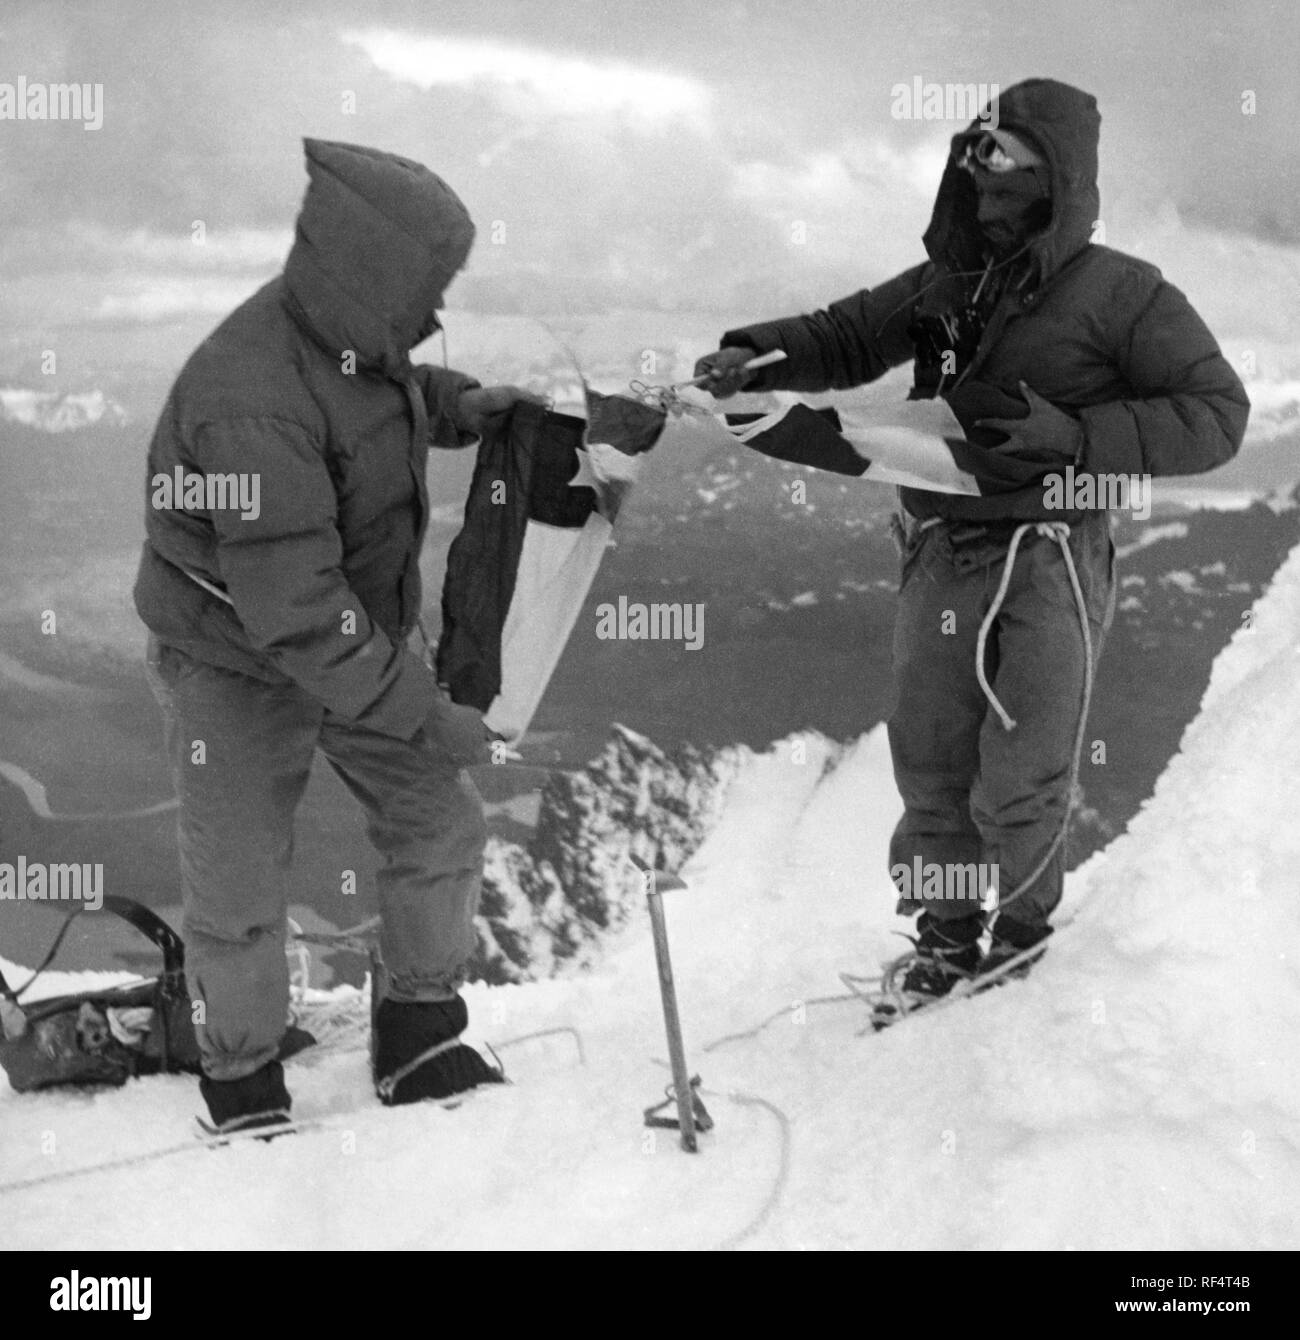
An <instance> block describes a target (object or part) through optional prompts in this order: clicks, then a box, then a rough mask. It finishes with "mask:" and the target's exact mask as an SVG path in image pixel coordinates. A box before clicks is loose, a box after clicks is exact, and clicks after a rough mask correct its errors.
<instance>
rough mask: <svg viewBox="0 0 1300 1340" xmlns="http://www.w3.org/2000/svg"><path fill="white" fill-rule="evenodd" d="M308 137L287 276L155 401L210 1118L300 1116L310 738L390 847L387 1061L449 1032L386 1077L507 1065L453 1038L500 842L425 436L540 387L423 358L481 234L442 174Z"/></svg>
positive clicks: (187, 876) (154, 589) (157, 539)
mask: <svg viewBox="0 0 1300 1340" xmlns="http://www.w3.org/2000/svg"><path fill="white" fill-rule="evenodd" d="M305 147H306V157H307V170H308V174H309V179H310V180H309V186H308V190H307V194H306V198H305V200H304V202H303V206H302V210H301V212H300V214H299V217H298V222H297V229H296V235H295V240H294V243H293V247H292V250H291V251H290V254H289V257H288V261H287V263H286V265H285V268H284V272H283V274H281V275H280V276H279V277H278V278H276V279H274V280H272V281H271V282H270V283H269V284H267V285H266V286H265V287H263V288H262V289H260V290H259V291H258V292H257V293H255V294H254V295H253V296H252V297H251V298H249V299H248V300H247V301H246V302H245V303H244V304H243V305H242V306H240V307H239V308H238V309H236V310H235V311H234V312H233V313H231V315H230V316H229V317H227V318H226V320H225V321H223V322H222V323H221V325H220V326H218V328H217V329H216V330H215V331H214V332H213V333H212V334H211V335H210V336H208V338H207V339H206V340H205V341H204V342H203V344H202V345H200V347H199V348H198V349H197V350H196V351H195V353H194V354H193V355H192V356H191V357H190V359H189V361H188V362H187V363H186V364H185V367H184V368H183V370H182V371H181V373H180V376H179V377H178V378H177V380H176V383H175V385H174V387H173V388H172V391H171V394H170V396H169V397H168V400H167V402H166V405H165V407H164V409H163V412H162V415H161V418H160V420H159V423H158V426H157V429H156V431H155V433H154V437H153V441H152V444H151V446H150V449H149V463H148V486H147V503H146V534H147V537H148V538H147V540H146V543H145V545H144V552H143V555H142V558H141V562H140V569H139V574H138V577H137V580H136V585H135V602H136V608H137V610H138V611H139V613H140V616H141V618H142V619H143V620H144V622H145V623H146V624H147V625H148V627H149V629H150V631H151V634H152V636H151V638H150V649H149V663H150V664H149V668H150V679H151V682H152V683H153V686H154V689H155V692H156V694H157V695H158V697H159V700H160V702H161V703H162V706H163V709H164V716H165V719H166V724H167V739H168V750H169V755H170V762H171V766H172V769H173V773H174V777H175V782H176V787H177V792H178V795H179V796H180V801H181V812H180V823H179V829H180V849H181V869H182V881H183V895H184V902H185V937H184V938H185V941H186V945H187V950H188V955H187V964H188V971H189V978H190V985H191V989H192V991H193V994H194V997H195V999H196V1000H198V1001H201V1002H202V1005H203V1010H202V1017H201V1019H200V1020H199V1027H198V1032H199V1038H200V1043H201V1047H202V1053H203V1064H204V1072H205V1078H204V1080H203V1092H204V1096H205V1098H206V1100H207V1103H208V1106H209V1109H210V1111H211V1113H212V1116H213V1118H214V1120H215V1121H216V1123H217V1124H218V1126H229V1125H232V1124H233V1125H236V1126H246V1125H250V1124H252V1125H261V1124H264V1123H275V1122H279V1121H282V1120H283V1119H284V1115H283V1114H284V1113H285V1112H287V1110H288V1105H289V1098H288V1094H287V1092H286V1091H285V1088H284V1080H283V1072H282V1069H281V1067H280V1064H279V1060H278V1059H277V1058H278V1053H279V1049H280V1046H281V1040H282V1036H283V1034H284V1031H285V1019H286V1013H287V1006H288V977H287V966H286V959H285V952H284V950H285V917H286V876H287V872H288V869H289V865H290V861H291V854H292V848H293V820H294V813H295V810H296V808H297V806H298V803H299V801H300V800H301V798H302V794H303V791H304V789H305V787H306V784H307V778H308V774H309V771H310V767H311V762H312V758H313V756H314V754H315V752H316V750H317V749H319V750H320V751H321V752H322V753H323V754H324V756H325V757H326V758H327V759H328V761H329V762H330V764H331V765H332V766H333V768H334V769H335V771H336V772H337V773H338V775H339V776H340V777H341V778H342V780H343V782H344V784H345V785H346V786H347V787H348V789H349V790H350V791H351V792H352V793H353V795H355V796H356V797H357V799H358V800H359V801H360V803H361V804H362V806H363V807H364V809H365V811H366V814H367V818H368V821H369V824H368V833H369V837H370V840H371V842H372V843H373V844H374V846H375V847H376V848H377V849H378V851H379V852H380V853H381V855H382V857H383V863H382V868H381V870H380V872H379V877H378V894H379V906H380V912H381V914H382V921H383V929H382V938H381V950H382V956H383V961H384V966H385V974H384V975H385V978H386V986H385V988H384V994H385V1000H384V1002H383V1004H382V1005H380V1006H379V1013H378V1017H377V1020H376V1043H377V1052H376V1055H377V1060H376V1074H377V1079H382V1078H384V1076H385V1075H389V1076H391V1074H392V1073H393V1072H394V1071H396V1070H398V1069H399V1068H402V1067H404V1066H407V1065H408V1063H410V1062H412V1061H413V1060H414V1059H415V1058H417V1057H419V1056H420V1055H421V1054H423V1053H425V1052H428V1051H429V1050H431V1049H434V1050H435V1051H436V1055H435V1057H434V1058H433V1059H432V1060H430V1061H429V1062H427V1063H426V1064H424V1065H422V1066H417V1067H416V1068H415V1069H414V1071H413V1072H412V1073H410V1074H407V1075H404V1077H403V1078H402V1080H401V1083H399V1084H396V1085H389V1086H388V1087H387V1089H386V1090H385V1091H384V1094H383V1096H385V1098H386V1100H387V1101H398V1102H400V1101H406V1100H413V1099H415V1098H419V1097H425V1096H431V1095H432V1096H445V1095H446V1094H448V1093H450V1092H454V1091H457V1090H458V1089H462V1088H465V1087H470V1086H471V1085H472V1084H474V1083H479V1082H483V1081H484V1079H485V1078H488V1077H490V1076H491V1075H494V1074H495V1072H489V1071H488V1069H487V1067H486V1066H485V1065H484V1064H483V1063H482V1062H481V1060H480V1059H479V1058H478V1056H477V1054H476V1053H474V1052H472V1051H471V1049H469V1048H468V1047H464V1046H458V1045H456V1044H455V1043H454V1041H453V1040H454V1039H455V1038H456V1037H458V1035H459V1034H460V1032H461V1031H462V1029H463V1028H464V1026H465V1022H466V1019H465V1007H464V1005H463V1003H462V1001H461V1000H460V997H459V994H458V987H459V986H460V984H461V981H462V979H463V976H464V972H465V966H466V962H467V960H468V959H469V957H470V954H471V951H472V949H473V946H474V930H473V916H474V912H475V909H476V906H477V900H478V891H479V880H480V875H481V861H482V850H483V844H484V841H485V828H484V821H483V814H482V806H481V803H480V801H479V798H478V795H477V792H476V791H475V789H474V787H473V784H472V782H471V781H470V780H469V778H468V776H467V775H466V774H465V772H464V771H463V768H464V765H466V764H468V763H472V762H476V761H479V760H480V757H481V755H482V754H483V751H484V747H485V730H484V726H483V722H482V718H481V716H480V714H479V713H477V712H476V711H474V710H473V709H471V708H467V707H461V706H456V705H454V704H452V703H451V702H450V700H449V699H448V698H447V697H446V696H445V695H444V693H443V692H442V691H441V690H440V689H439V686H438V683H437V681H436V678H435V675H434V672H433V671H432V670H431V669H430V667H429V665H428V664H427V659H428V658H427V656H426V655H425V654H424V651H423V649H422V633H421V632H420V624H419V616H420V602H421V589H420V571H419V557H420V547H421V544H422V542H423V539H424V534H425V528H426V524H427V521H428V513H429V500H428V494H427V492H426V485H425V469H426V464H427V458H428V449H429V447H430V446H431V445H432V446H435V447H453V448H454V447H459V446H466V445H470V444H472V443H473V442H474V441H476V440H477V434H478V432H479V430H480V429H482V428H483V427H484V425H485V423H486V422H487V421H488V419H489V416H492V415H495V414H497V413H501V412H504V411H506V410H508V409H509V408H510V406H511V405H513V404H514V403H515V402H516V401H518V400H521V399H534V397H531V396H528V395H527V394H526V393H525V392H522V391H519V390H518V389H517V388H514V387H492V388H483V387H480V386H479V384H478V382H476V381H474V380H473V379H471V378H469V377H466V376H464V375H463V374H461V373H458V372H452V371H448V370H444V369H440V368H434V367H429V366H418V367H417V366H413V365H412V364H411V361H410V358H409V351H410V350H411V349H412V348H413V347H414V346H415V345H416V344H418V343H419V342H420V341H421V340H423V339H425V338H426V337H427V336H429V335H430V334H432V333H433V332H434V331H435V330H436V329H437V328H438V316H437V312H438V309H439V307H440V306H441V305H442V301H443V294H444V291H445V290H446V288H447V286H448V285H449V284H450V283H451V281H452V279H453V278H454V277H455V275H456V273H457V272H458V271H459V270H460V268H461V267H462V266H463V265H464V263H465V260H466V258H467V257H468V255H469V251H470V247H471V245H472V242H473V237H474V227H473V224H472V223H471V221H470V217H469V214H468V212H467V211H466V209H465V207H464V205H463V204H462V203H461V201H460V200H459V199H458V198H457V196H456V195H455V193H454V192H453V191H452V190H451V188H450V187H448V186H447V185H446V183H445V182H443V181H442V180H441V179H440V178H439V177H437V176H435V175H434V174H433V173H432V172H430V171H429V170H428V169H427V168H425V167H423V166H421V165H420V164H418V163H414V162H411V161H410V160H408V159H404V158H399V157H397V156H395V155H393V154H388V153H383V152H380V151H378V150H375V149H367V148H361V147H358V146H354V145H347V144H337V143H330V142H325V141H320V140H307V141H306V144H305ZM485 579H486V578H485ZM376 989H377V990H378V989H379V984H376ZM443 1043H448V1044H449V1045H447V1046H445V1047H444V1046H442V1045H441V1044H443ZM381 1071H382V1072H383V1073H380V1072H381Z"/></svg>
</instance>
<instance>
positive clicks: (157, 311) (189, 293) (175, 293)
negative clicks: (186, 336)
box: [93, 276, 264, 321]
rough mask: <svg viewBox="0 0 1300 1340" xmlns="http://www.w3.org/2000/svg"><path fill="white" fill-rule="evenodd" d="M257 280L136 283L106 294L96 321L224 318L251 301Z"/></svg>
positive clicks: (258, 284) (149, 280)
mask: <svg viewBox="0 0 1300 1340" xmlns="http://www.w3.org/2000/svg"><path fill="white" fill-rule="evenodd" d="M263 282H264V281H262V280H258V279H253V280H249V279H210V278H203V279H192V278H189V277H185V276H169V277H150V278H145V279H137V280H135V281H134V282H132V283H130V284H129V285H128V286H127V289H126V291H125V292H119V293H107V294H105V295H104V296H103V297H102V298H101V299H100V301H99V305H98V307H96V309H95V311H94V313H93V319H95V320H99V321H166V320H171V319H173V318H175V317H181V316H224V315H225V314H226V313H227V312H229V311H232V310H233V309H234V308H236V307H238V306H239V304H240V303H241V302H243V301H244V299H245V298H248V297H251V296H252V294H253V292H254V291H255V290H256V289H258V288H260V287H261V285H262V283H263Z"/></svg>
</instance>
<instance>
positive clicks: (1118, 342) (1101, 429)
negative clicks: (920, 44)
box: [722, 79, 1250, 521]
mask: <svg viewBox="0 0 1300 1340" xmlns="http://www.w3.org/2000/svg"><path fill="white" fill-rule="evenodd" d="M997 124H998V125H999V126H1000V127H1001V128H1002V129H1004V130H1009V131H1012V132H1014V133H1015V134H1017V135H1019V136H1021V137H1023V138H1024V139H1025V140H1027V141H1029V142H1030V143H1031V144H1032V145H1033V146H1034V147H1036V148H1037V149H1038V150H1039V151H1040V153H1041V154H1042V155H1043V157H1044V158H1045V159H1046V160H1047V164H1048V174H1049V181H1050V188H1051V202H1052V208H1051V219H1050V222H1049V223H1048V225H1047V226H1046V227H1045V228H1044V229H1043V230H1042V231H1041V232H1039V233H1037V234H1036V235H1035V236H1034V238H1033V240H1032V242H1031V243H1030V244H1029V246H1028V248H1027V251H1026V254H1025V255H1024V256H1021V257H1020V258H1019V259H1018V262H1017V266H1016V270H1015V277H1014V281H1013V282H1007V283H1005V284H1004V286H1003V291H1002V295H1001V297H1000V298H999V300H998V302H997V304H996V306H995V307H994V308H993V310H992V312H991V313H990V314H989V316H988V319H987V321H986V322H985V324H984V325H983V329H982V332H981V333H980V335H979V338H978V342H977V344H976V346H975V348H974V349H973V351H972V353H971V355H970V357H969V359H968V360H967V363H966V366H965V367H964V368H962V369H961V371H960V373H959V374H958V375H957V376H956V377H955V378H948V379H946V380H945V379H944V378H943V377H942V376H941V374H940V372H939V369H938V367H937V366H936V365H935V364H934V363H933V362H932V361H931V360H929V359H927V358H926V357H925V356H924V353H925V351H923V350H922V348H920V347H919V344H920V341H919V333H920V332H921V331H923V330H924V329H925V328H926V326H927V322H928V323H933V322H935V321H937V320H940V319H944V318H948V319H951V317H952V316H953V314H954V313H956V312H958V311H960V309H961V308H962V306H963V305H964V304H965V303H967V302H968V301H969V298H970V294H971V291H972V289H973V288H974V287H975V286H976V284H977V283H978V280H979V277H980V275H981V273H982V271H983V270H984V267H985V265H986V257H985V244H984V241H983V239H982V237H981V235H980V232H979V228H978V224H977V220H976V211H977V203H978V200H977V195H976V190H975V185H974V182H973V181H972V179H971V177H970V174H968V173H967V172H964V171H963V170H962V169H960V168H959V167H958V166H957V165H956V163H955V162H953V161H952V159H951V158H950V159H949V161H948V164H947V167H946V168H945V170H944V173H943V177H942V179H941V180H940V183H939V190H938V194H937V197H936V199H935V204H934V210H933V214H932V217H931V220H930V225H929V227H928V228H927V230H926V233H925V237H924V243H925V248H926V251H927V253H928V255H929V259H928V260H927V261H925V262H923V263H922V264H920V265H917V266H914V267H913V268H912V269H910V270H907V271H905V272H904V273H903V274H901V275H898V276H897V277H896V278H894V279H891V280H889V281H887V282H886V283H883V284H881V285H880V286H879V287H878V288H875V289H872V290H870V291H868V290H863V291H862V292H860V293H856V294H854V295H852V296H851V297H848V298H845V299H843V300H842V301H840V302H836V303H832V304H831V306H830V307H828V308H826V309H825V310H824V311H819V312H815V313H813V314H812V315H810V316H802V317H794V318H790V319H787V320H782V321H773V322H768V323H765V324H760V325H754V326H749V327H746V328H744V329H739V330H732V331H728V332H727V333H726V334H725V335H724V336H723V337H722V344H723V345H739V346H743V347H749V348H753V349H755V350H757V351H758V352H760V353H766V352H768V351H769V350H772V349H782V350H784V351H785V353H786V354H787V360H786V361H785V362H782V363H778V364H775V365H774V366H772V367H770V368H766V369H764V370H763V371H761V372H760V373H757V374H755V377H754V378H753V379H752V380H751V381H750V382H749V383H747V389H756V390H768V389H783V390H792V391H808V392H815V391H826V390H832V389H837V390H843V389H847V388H848V387H851V386H857V385H860V384H862V383H864V382H869V381H872V380H874V379H875V378H877V377H880V376H882V375H883V374H884V373H885V372H886V371H887V370H888V369H889V368H891V367H894V366H897V365H898V364H901V363H906V362H913V364H914V386H913V390H912V397H913V398H929V397H932V396H934V395H936V394H938V395H942V396H943V398H944V399H945V400H946V401H947V402H948V403H949V405H950V406H951V407H952V410H953V412H954V414H955V415H956V417H957V418H958V420H960V422H961V423H962V426H963V428H965V430H966V432H967V435H968V437H971V439H972V440H973V441H975V442H977V443H979V445H982V446H983V445H992V443H988V442H983V441H981V438H980V434H981V433H983V432H985V431H987V430H977V429H975V422H976V421H977V420H978V419H980V418H992V417H1017V416H1022V415H1023V414H1024V413H1025V412H1026V409H1025V405H1024V402H1023V400H1022V399H1021V396H1020V390H1019V384H1020V382H1022V381H1023V382H1025V383H1026V384H1027V385H1029V386H1030V387H1031V388H1032V389H1033V390H1035V391H1037V392H1038V393H1039V395H1041V396H1043V397H1045V398H1046V399H1047V400H1049V401H1051V402H1052V404H1054V405H1055V406H1056V407H1057V408H1058V409H1061V410H1063V411H1065V412H1066V413H1068V414H1070V415H1072V416H1074V417H1075V418H1076V419H1077V420H1078V421H1079V422H1080V424H1081V425H1082V427H1083V430H1084V444H1083V448H1082V452H1081V454H1080V456H1079V458H1078V460H1077V462H1075V464H1076V465H1077V467H1078V469H1079V470H1081V471H1086V472H1091V473H1097V474H1101V473H1108V474H1115V475H1147V474H1149V475H1190V474H1199V473H1201V472H1202V471H1205V470H1211V469H1213V468H1214V467H1215V466H1218V465H1222V464H1223V463H1224V462H1225V461H1227V460H1229V459H1230V458H1231V457H1232V456H1233V455H1234V454H1235V452H1236V451H1237V448H1238V447H1239V446H1240V445H1241V440H1242V437H1243V436H1244V434H1245V429H1246V420H1247V417H1248V415H1249V411H1250V402H1249V401H1248V400H1247V398H1246V393H1245V391H1244V389H1243V388H1242V385H1241V382H1240V380H1239V379H1238V377H1237V375H1236V373H1234V372H1233V370H1232V368H1231V367H1230V366H1229V364H1228V363H1227V361H1226V360H1225V359H1224V357H1223V355H1222V353H1221V352H1220V350H1219V346H1218V344H1217V343H1216V341H1215V339H1214V336H1213V335H1211V334H1210V332H1209V330H1208V329H1207V328H1206V326H1205V323H1204V322H1203V321H1202V320H1201V318H1200V317H1199V316H1198V315H1197V314H1196V312H1195V311H1194V310H1193V309H1192V306H1191V304H1190V303H1189V302H1188V301H1187V299H1186V298H1185V297H1184V296H1183V294H1182V293H1181V292H1180V291H1179V290H1178V289H1176V288H1175V287H1174V286H1173V285H1172V284H1169V283H1167V282H1166V281H1165V280H1164V279H1163V278H1162V277H1161V274H1160V271H1159V270H1157V269H1156V268H1155V266H1153V265H1149V264H1147V263H1146V262H1145V261H1140V260H1137V259H1135V258H1134V257H1132V256H1126V255H1124V254H1123V253H1122V252H1119V251H1114V250H1112V249H1111V248H1109V247H1106V246H1100V245H1097V244H1095V243H1092V242H1091V237H1092V229H1093V224H1094V222H1095V221H1096V220H1097V219H1098V217H1099V211H1100V199H1099V196H1098V192H1097V141H1098V133H1099V130H1100V125H1101V117H1100V116H1099V114H1098V112H1097V104H1096V101H1095V99H1093V98H1092V97H1091V96H1090V95H1089V94H1087V93H1083V92H1081V91H1080V90H1078V89H1076V88H1071V87H1070V86H1069V85H1068V84H1061V83H1057V82H1056V81H1054V80H1050V79H1031V80H1026V81H1025V82H1024V83H1021V84H1016V85H1015V86H1014V87H1012V88H1009V89H1007V90H1005V91H1004V92H1003V93H1002V94H1001V96H1000V98H999V100H998V123H997ZM980 126H981V122H980V121H974V122H972V123H971V125H970V127H969V128H968V130H967V131H965V132H963V133H962V135H961V136H958V137H957V138H958V139H964V138H965V137H966V136H967V135H969V134H970V133H971V132H973V131H978V130H979V129H980ZM997 440H998V441H1000V440H1001V438H1000V437H999V438H997ZM900 494H901V498H902V502H903V505H904V507H905V508H906V509H907V510H908V511H909V512H911V513H912V514H913V515H915V516H920V517H931V516H941V517H948V518H951V519H960V520H970V521H988V520H1061V519H1063V518H1062V514H1061V512H1059V511H1049V510H1048V509H1047V508H1046V507H1045V505H1044V490H1043V488H1042V486H1041V484H1036V485H1031V486H1028V487H1026V488H1024V489H1021V490H1018V491H1016V492H1011V493H1002V494H998V495H997V496H990V497H980V498H971V497H962V496H957V495H946V494H938V493H929V492H924V491H921V490H917V489H902V490H900ZM1076 515H1077V514H1076ZM1064 519H1069V518H1068V517H1066V518H1064Z"/></svg>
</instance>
